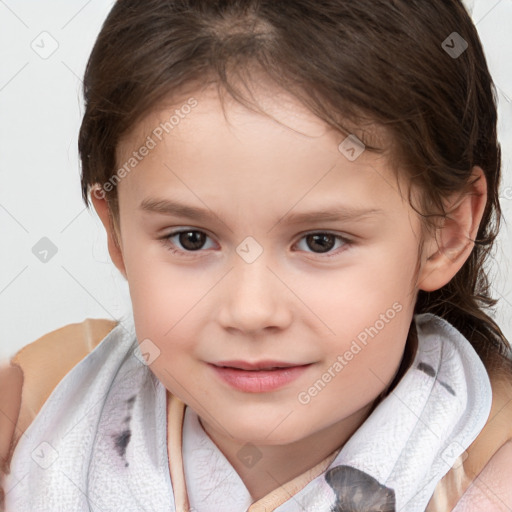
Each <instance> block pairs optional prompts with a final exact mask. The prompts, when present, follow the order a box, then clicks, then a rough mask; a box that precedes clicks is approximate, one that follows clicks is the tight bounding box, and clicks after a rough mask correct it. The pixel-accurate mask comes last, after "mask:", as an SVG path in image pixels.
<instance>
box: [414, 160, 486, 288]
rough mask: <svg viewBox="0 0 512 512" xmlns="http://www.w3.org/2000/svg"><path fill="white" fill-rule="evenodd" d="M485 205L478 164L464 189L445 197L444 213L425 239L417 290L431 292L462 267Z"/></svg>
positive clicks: (440, 286)
mask: <svg viewBox="0 0 512 512" xmlns="http://www.w3.org/2000/svg"><path fill="white" fill-rule="evenodd" d="M486 204H487V180H486V178H485V174H484V172H483V170H482V168H481V167H478V166H475V167H473V171H472V174H471V179H470V181H469V183H468V188H467V189H466V191H465V192H463V193H462V194H461V193H460V192H459V193H457V194H454V195H453V196H451V197H450V198H449V199H448V203H447V205H446V211H447V212H448V213H447V215H446V218H445V219H444V220H443V222H442V225H441V226H440V227H439V228H438V229H437V231H436V235H435V237H430V238H429V240H428V241H426V243H425V246H424V251H423V255H422V258H423V257H424V256H425V255H426V261H425V262H424V264H423V267H422V270H421V271H420V275H419V279H418V285H417V286H418V289H420V290H424V291H426V292H432V291H435V290H438V289H439V288H442V287H443V286H444V285H445V284H447V283H449V282H450V280H451V279H452V278H453V276H455V274H456V273H457V272H458V271H459V270H460V269H461V268H462V266H463V265H464V262H465V261H466V260H467V259H468V257H469V255H470V254H471V251H472V250H473V247H474V245H475V244H474V241H475V238H476V235H477V232H478V227H479V226H480V221H481V220H482V216H483V214H484V210H485V206H486Z"/></svg>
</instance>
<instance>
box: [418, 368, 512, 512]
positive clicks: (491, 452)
mask: <svg viewBox="0 0 512 512" xmlns="http://www.w3.org/2000/svg"><path fill="white" fill-rule="evenodd" d="M489 378H490V381H491V387H492V406H491V411H490V413H489V417H488V419H487V422H486V424H485V426H484V428H483V429H482V431H481V432H480V434H479V435H478V436H477V438H476V439H475V440H474V441H473V443H472V444H471V445H470V446H469V447H468V448H467V449H466V451H465V452H464V453H463V454H462V455H461V457H460V460H458V461H457V463H456V464H455V465H454V467H452V469H451V470H450V471H449V472H448V473H447V474H446V475H445V476H444V477H443V478H442V479H441V481H440V482H439V483H438V485H437V487H436V489H435V491H434V494H433V496H432V498H431V501H430V503H429V505H428V507H427V512H438V511H443V512H445V511H447V510H457V511H458V512H463V511H464V512H470V511H473V510H474V511H477V510H478V511H481V510H488V511H490V512H492V511H499V510H502V509H500V508H497V505H495V504H493V507H494V508H492V507H491V504H492V502H484V503H486V505H485V506H484V505H478V503H480V502H481V500H482V499H484V496H487V497H488V498H489V495H485V494H483V493H484V489H487V491H488V493H491V495H490V496H497V495H498V496H499V495H503V500H506V499H508V500H509V504H508V505H507V506H508V508H506V507H505V508H503V510H507V511H509V510H512V502H510V494H509V495H508V497H507V495H506V491H507V489H506V486H505V487H503V485H504V484H505V483H506V482H511V481H512V373H510V372H508V371H504V370H503V369H502V370H500V371H490V372H489ZM496 472H499V473H500V474H501V475H502V477H503V479H502V480H501V479H496V478H495V479H494V483H493V484H492V485H491V484H489V483H488V481H489V480H490V479H491V478H494V477H491V476H490V475H494V474H495V473H496ZM486 485H488V487H486ZM508 492H509V493H510V491H508ZM489 499H490V498H489ZM500 499H501V498H500ZM469 503H473V504H474V505H471V506H472V507H473V508H470V505H469ZM505 503H506V501H505Z"/></svg>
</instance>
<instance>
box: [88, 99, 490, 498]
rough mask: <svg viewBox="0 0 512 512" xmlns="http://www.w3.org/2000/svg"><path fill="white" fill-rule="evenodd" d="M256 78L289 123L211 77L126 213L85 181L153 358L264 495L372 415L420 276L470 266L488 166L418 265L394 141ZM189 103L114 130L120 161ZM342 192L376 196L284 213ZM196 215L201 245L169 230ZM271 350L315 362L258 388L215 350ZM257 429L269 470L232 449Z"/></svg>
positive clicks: (145, 168)
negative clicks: (305, 216)
mask: <svg viewBox="0 0 512 512" xmlns="http://www.w3.org/2000/svg"><path fill="white" fill-rule="evenodd" d="M258 91H259V92H261V94H259V95H258V96H257V98H258V103H259V104H260V105H263V106H264V108H265V110H266V111H267V112H269V113H271V114H272V115H273V116H274V117H275V118H276V119H277V120H278V121H279V122H276V121H274V120H272V119H270V118H269V117H267V116H263V115H260V114H256V113H254V112H251V111H249V110H248V109H246V108H245V107H243V106H242V105H240V104H238V103H236V102H235V101H232V100H230V99H227V100H226V113H227V117H228V119H226V117H225V116H224V114H223V112H222V109H221V104H220V100H219V98H218V96H217V95H216V93H215V92H214V91H213V90H210V89H205V90H203V91H201V92H198V93H197V94H194V95H193V96H194V98H196V99H197V101H198V105H197V106H196V107H195V108H194V109H193V110H192V112H191V113H190V114H188V115H187V116H185V118H184V119H182V120H180V122H179V124H178V125H177V126H176V127H175V128H174V129H173V130H172V131H171V132H170V133H169V134H168V135H166V136H165V137H164V138H163V140H162V141H161V142H159V143H158V144H157V146H156V147H155V148H154V149H152V150H151V151H150V152H149V154H148V155H147V156H146V157H145V158H144V159H143V160H142V161H141V162H139V163H138V165H137V166H136V167H135V168H134V169H133V170H132V171H131V172H130V173H129V174H128V175H127V176H126V177H124V178H123V179H122V180H121V181H120V183H119V184H118V197H119V219H118V222H114V223H112V222H111V212H110V211H109V207H108V203H107V201H106V200H105V199H104V198H102V197H101V194H91V198H92V201H93V204H94V207H95V209H96V211H97V213H98V215H99V217H100V218H101V220H102V222H103V224H104V226H105V228H106V230H107V235H108V242H109V251H110V254H111V257H112V260H113V262H114V263H115V265H116V266H117V268H118V269H119V270H120V272H121V273H122V274H123V275H124V276H125V277H126V279H127V280H128V283H129V288H130V294H131V299H132V303H133V312H134V319H135V325H136V331H137V337H138V339H139V342H140V341H141V340H144V339H150V340H151V342H152V343H153V344H154V345H156V346H157V347H158V349H159V350H160V355H159V356H158V357H157V358H156V359H155V360H154V361H153V362H152V363H151V366H150V368H151V370H152V371H153V372H154V373H155V375H156V376H157V377H158V378H159V379H160V380H161V381H162V383H163V384H164V385H165V386H166V388H167V390H168V391H169V392H170V393H172V394H175V395H176V396H178V397H179V398H180V399H181V400H182V401H183V402H185V403H186V404H187V405H189V406H191V407H192V408H193V409H194V410H195V411H196V412H197V413H198V415H199V416H200V420H201V423H202V425H203V428H204V429H205V431H206V432H207V433H208V435H209V436H210V437H211V439H212V440H213V441H214V442H215V443H216V445H217V446H218V447H219V449H220V450H221V451H222V452H223V453H224V455H225V456H226V458H227V459H228V460H229V462H230V463H231V464H232V465H233V467H234V468H235V470H236V471H237V472H238V474H239V475H240V477H241V478H242V480H243V482H244V483H245V485H246V487H247V489H248V491H249V492H250V493H251V496H252V497H253V498H254V499H255V500H256V499H259V498H261V497H262V496H264V495H266V494H267V493H269V492H270V491H272V490H273V489H275V488H276V487H278V484H283V483H285V482H287V481H289V480H290V479H292V478H294V477H296V476H297V475H299V474H301V473H302V472H304V471H305V470H307V469H308V468H311V467H313V466H314V465H316V464H317V463H319V462H320V461H321V460H322V459H324V458H325V457H326V456H327V455H329V454H330V453H332V452H333V451H334V450H335V449H336V448H338V447H340V446H341V445H342V444H343V443H344V442H345V441H346V440H347V439H348V438H349V437H350V435H351V434H352V433H353V432H354V431H355V430H356V429H357V428H358V427H359V426H360V425H361V424H362V422H364V420H365V419H366V417H367V416H368V414H369V412H370V411H371V409H372V406H373V405H374V403H375V401H376V400H377V399H378V397H379V395H380V394H381V393H382V392H383V391H385V390H386V388H387V387H388V386H389V384H390V383H391V381H392V379H393V377H394V375H395V374H396V372H397V370H398V367H399V364H400V361H401V358H402V355H403V352H404V346H405V342H406V339H407V333H408V330H409V327H410V323H411V320H412V316H413V309H414V303H415V300H416V295H417V292H418V290H419V289H423V290H426V291H431V290H435V289H438V288H440V287H441V286H443V285H444V284H446V283H447V282H448V281H449V280H450V279H451V278H452V277H453V276H454V275H455V273H456V272H457V271H458V270H459V269H460V267H461V266H462V265H463V263H464V261H465V260H466V259H467V257H468V256H469V254H470V252H471V250H472V247H473V243H472V242H471V241H470V240H468V237H469V239H474V238H475V236H476V232H477V228H478V224H479V223H480V220H481V217H482V213H483V209H484V206H485V201H486V183H485V177H484V176H483V173H482V170H481V169H480V168H478V167H475V168H474V169H473V174H474V176H475V177H477V176H479V177H480V178H481V179H479V180H478V181H477V182H476V183H475V184H474V185H473V186H472V189H471V191H470V192H471V193H469V194H467V195H463V196H460V195H457V196H454V197H452V198H449V201H448V203H447V204H448V205H449V206H450V205H451V206H453V211H452V212H451V214H450V216H449V218H448V219H447V220H446V222H445V223H444V226H443V227H442V229H440V230H439V232H438V234H437V240H436V239H435V238H434V237H432V236H428V237H426V238H425V240H424V246H423V252H422V253H421V255H420V267H419V273H418V274H417V278H416V270H417V263H418V247H419V242H420V237H421V236H422V235H421V230H420V220H419V218H418V216H417V214H416V213H415V212H414V210H413V209H412V208H411V206H410V205H409V203H408V201H407V199H406V198H402V197H401V195H400V192H399V189H398V186H397V184H396V181H395V179H394V177H393V173H392V170H391V169H390V168H389V166H388V164H387V160H386V158H385V156H383V155H376V154H373V153H371V152H369V151H364V152H363V153H362V155H361V156H359V158H357V160H355V161H353V162H351V161H349V160H348V159H347V158H346V157H345V156H344V155H343V154H342V153H341V152H340V151H339V150H338V145H339V144H340V142H342V141H343V140H344V138H345V136H344V135H342V134H339V133H336V132H335V131H333V130H331V129H329V128H328V127H327V126H326V125H325V124H324V122H323V121H321V120H320V119H319V118H317V117H316V116H314V115H313V114H312V113H310V112H309V111H308V110H306V109H305V108H304V107H303V106H302V105H301V104H300V103H298V102H297V101H296V100H295V99H294V98H293V97H290V96H288V95H287V94H286V93H282V92H280V91H270V93H269V92H268V89H267V90H266V91H265V90H263V89H262V90H258ZM185 101H186V99H185V100H184V101H183V102H182V103H179V102H176V104H175V105H173V106H172V107H169V106H168V105H167V106H164V105H162V108H161V109H157V110H156V111H155V112H153V113H151V114H149V115H148V116H147V117H146V118H144V119H143V120H142V121H140V122H139V124H138V125H137V126H136V127H134V129H133V130H132V131H131V132H130V133H129V135H128V136H127V137H126V138H125V139H124V140H123V141H122V143H121V144H120V145H119V147H118V154H117V157H118V164H119V165H122V163H124V162H125V161H126V160H127V159H128V158H129V157H130V155H131V154H132V152H133V151H134V150H136V149H137V148H139V147H140V146H141V144H142V143H143V141H144V140H146V137H147V136H148V135H150V134H151V132H152V130H153V129H154V128H155V127H156V126H158V125H159V123H160V122H162V121H165V120H166V119H168V118H169V115H170V114H169V113H172V112H173V110H174V109H175V108H179V106H180V105H182V104H184V103H185ZM280 123H282V124H280ZM283 124H284V126H283ZM402 190H405V188H403V187H402ZM147 198H153V199H158V200H165V199H174V200H176V201H180V202H182V203H184V204H187V205H190V206H195V207H200V208H207V209H209V210H211V212H210V215H209V217H208V218H207V219H204V220H197V219H190V218H188V217H182V216H176V215H168V214H163V213H155V212H146V211H143V210H142V209H141V208H140V205H141V203H142V201H144V200H145V199H147ZM336 205H339V206H341V205H343V206H352V207H354V208H370V209H379V210H381V212H380V213H379V214H375V215H373V216H367V217H362V218H360V219H358V220H354V219H352V220H338V221H333V220H329V221H326V220H323V221H314V222H312V221H308V222H302V223H300V224H291V223H289V222H288V221H287V219H288V217H289V215H290V214H293V213H299V212H305V211H310V210H313V211H317V210H320V209H322V208H328V209H331V208H333V207H335V206H336ZM184 228H193V229H194V230H198V231H200V232H202V233H205V234H206V235H207V238H205V239H204V244H203V246H202V248H200V249H199V250H196V251H193V250H189V251H188V252H187V250H186V249H187V248H190V245H188V246H186V247H184V245H182V244H180V238H179V236H173V237H172V238H171V239H170V240H168V241H167V245H166V243H165V242H164V241H162V238H164V237H166V236H169V234H170V233H171V232H172V231H176V230H179V229H184ZM311 231H313V232H315V233H326V232H327V233H331V234H334V235H339V236H344V237H346V238H347V239H348V240H350V241H351V242H352V243H350V244H348V245H347V244H346V242H343V241H342V240H338V239H332V240H331V241H330V243H331V245H328V247H327V249H328V252H324V253H322V252H321V248H319V246H318V245H315V241H314V240H311V238H308V237H306V236H305V234H306V233H309V232H311ZM248 236H250V237H253V239H255V240H256V242H257V244H259V246H260V247H261V248H262V250H263V252H262V254H261V255H260V256H259V257H258V258H257V259H256V260H255V261H253V262H252V263H248V262H246V261H245V260H244V259H243V258H241V257H240V255H239V254H238V253H237V251H236V249H237V247H238V246H239V245H240V244H241V242H242V241H244V240H245V239H246V237H248ZM182 242H183V238H182ZM186 242H187V240H186V239H185V241H184V243H186ZM173 244H174V246H173ZM242 245H243V244H242ZM171 249H176V250H178V251H181V253H173V252H172V250H171ZM328 254H330V255H332V257H328V256H327V255H328ZM393 304H395V305H396V304H398V305H399V306H400V312H398V313H396V315H394V318H393V319H392V320H389V321H388V322H386V323H385V326H384V327H383V328H381V329H380V330H379V332H378V334H377V335H375V336H374V337H373V338H369V341H368V343H367V345H366V346H364V347H363V348H362V350H360V351H359V352H358V353H357V355H355V356H354V357H353V358H352V360H350V361H348V362H347V364H346V365H345V366H344V367H343V370H342V371H340V372H338V373H337V374H336V376H335V377H334V378H332V379H331V381H330V382H329V383H328V384H327V385H326V386H325V388H324V389H322V391H321V392H319V393H318V394H317V395H316V396H314V397H311V400H310V401H309V403H307V404H304V403H301V402H300V401H299V400H298V395H299V393H301V392H304V391H306V392H307V390H308V389H309V388H310V387H311V386H312V384H313V383H314V382H315V381H316V380H318V379H319V378H321V376H322V374H323V373H325V372H326V371H328V369H329V368H332V366H333V364H334V363H335V361H336V360H337V357H338V356H339V355H340V354H341V355H343V354H344V353H345V352H346V351H347V350H348V349H349V348H350V346H351V343H352V341H353V340H354V339H356V338H357V336H358V334H360V333H361V332H363V331H364V330H365V328H368V327H370V326H373V325H375V324H376V321H377V320H379V319H380V318H382V317H381V315H383V314H384V315H385V314H386V311H388V310H389V309H390V308H392V306H393ZM265 359H272V360H279V361H286V362H293V363H295V364H307V363H312V364H311V366H309V367H308V368H307V369H306V371H305V372H303V373H302V374H301V375H300V376H299V377H298V378H297V379H296V380H294V381H293V382H291V383H290V384H287V385H286V386H284V387H282V388H280V389H278V390H275V391H271V392H264V393H247V392H242V391H239V390H236V389H233V388H231V387H230V386H229V385H227V384H226V383H225V382H224V381H222V380H221V379H219V377H218V376H217V375H216V373H215V372H214V371H213V370H212V368H211V367H210V366H209V365H208V363H214V362H219V361H223V360H224V361H225V360H245V361H260V360H265ZM331 371H332V370H331ZM246 443H252V444H253V445H255V446H257V447H258V449H259V451H260V452H261V454H262V457H261V459H260V460H259V462H258V463H257V465H256V466H255V468H256V469H257V471H255V470H254V469H255V468H248V467H246V466H245V465H244V463H243V462H242V460H240V459H239V457H238V456H237V452H238V451H239V450H240V448H241V447H243V446H244V445H245V444H246Z"/></svg>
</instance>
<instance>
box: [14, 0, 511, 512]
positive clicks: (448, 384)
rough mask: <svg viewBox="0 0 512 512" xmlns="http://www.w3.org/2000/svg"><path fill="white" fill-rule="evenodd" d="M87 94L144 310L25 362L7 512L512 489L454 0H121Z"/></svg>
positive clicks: (482, 188) (89, 179)
mask: <svg viewBox="0 0 512 512" xmlns="http://www.w3.org/2000/svg"><path fill="white" fill-rule="evenodd" d="M84 93H85V101H86V111H85V115H84V119H83V122H82V126H81V130H80V137H79V150H80V155H81V160H82V185H83V188H82V190H83V194H84V199H85V201H86V204H88V201H89V198H90V199H91V201H92V203H93V205H94V207H95V210H96V212H97V213H98V215H99V217H100V219H101V220H102V222H103V224H104V226H105V229H106V232H107V236H108V244H109V252H110V254H111V257H112V260H113V262H114V264H115V265H116V266H117V268H118V269H119V270H120V272H121V273H122V274H123V275H124V277H125V278H126V279H127V281H128V283H129V287H130V295H131V299H132V305H133V318H132V317H130V318H127V319H124V320H123V321H120V322H117V323H114V324H113V323H111V322H108V321H91V320H87V321H85V322H84V323H83V324H79V325H72V326H67V327H65V328H63V329H61V330H59V331H56V332H54V333H50V334H49V335H47V336H45V337H43V338H42V339H40V340H38V341H37V342H35V343H34V344H32V345H29V346H28V347H26V348H24V349H23V350H22V351H20V352H19V353H18V354H17V355H16V356H15V357H14V358H13V361H12V363H13V366H12V368H10V369H9V373H4V378H5V380H9V381H11V382H12V383H13V384H15V385H16V386H17V387H18V389H21V382H22V379H24V380H23V387H22V389H23V392H22V393H21V391H20V393H19V394H20V395H21V405H19V404H16V403H14V404H8V405H6V407H5V408H6V410H8V412H9V413H10V415H11V416H10V417H13V418H17V425H16V427H17V428H16V429H14V428H11V433H10V437H7V438H6V439H7V440H8V441H9V443H6V442H5V440H4V445H6V444H7V445H8V450H7V453H6V455H5V458H6V460H7V461H10V465H6V470H10V472H9V473H8V475H7V477H6V478H5V482H4V488H5V493H6V497H5V504H6V510H8V511H10V510H16V511H29V510H38V511H42V510H98V511H99V510H158V511H161V510H169V511H174V510H179V511H184V510H190V511H192V510H194V511H201V512H203V511H212V512H213V511H219V510H222V511H246V510H250V511H251V512H254V511H263V510H276V511H279V512H292V511H293V512H296V511H301V510H307V511H309V510H311V511H325V512H327V511H395V510H397V511H398V510H406V511H408V512H410V511H424V510H428V511H429V512H430V511H446V510H457V511H459V512H460V511H469V510H484V509H485V510H510V509H511V508H512V494H511V492H510V490H509V488H508V486H507V485H506V484H507V482H508V481H509V480H510V477H511V475H512V468H511V463H510V460H511V459H510V456H511V454H512V444H511V443H510V441H509V440H510V439H512V432H511V428H510V424H511V423H510V422H511V419H512V407H511V406H510V405H509V403H510V401H511V399H512V385H511V375H512V373H511V372H512V358H511V354H510V345H509V344H508V342H507V340H506V339H505V337H504V335H503V333H502V331H501V330H500V328H499V326H498V325H496V323H495V322H494V321H493V320H492V319H491V317H490V316H489V315H488V314H487V313H486V312H485V309H486V308H489V307H492V306H494V305H495V303H496V301H495V300H493V299H492V298H491V297H490V295H489V284H488V281H487V277H486V274H485V271H484V262H485V259H486V256H487V255H488V254H489V251H490V249H491V247H492V244H493V241H494V239H495V237H496V235H497V232H498V227H499V221H500V205H499V202H498V188H499V183H500V148H499V145H498V142H497V136H496V105H495V99H494V86H493V83H492V80H491V77H490V76H489V72H488V69H487V65H486V61H485V58H484V54H483V50H482V46H481V43H480V41H479V38H478V35H477V32H476V29H475V27H474V25H473V24H472V22H471V19H470V17H469V15H468V13H467V12H466V10H465V9H464V7H463V5H462V4H461V3H460V1H459V0H450V1H448V2H447V1H443V0H432V1H430V2H421V1H419V0H414V1H411V0H393V1H385V0H371V1H370V0H360V1H359V2H348V1H345V0H325V1H322V2H313V1H311V0H294V1H281V2H271V1H268V0H245V1H240V0H171V1H165V2H164V1H162V0H150V1H146V2H140V1H136V0H118V2H117V3H116V5H115V6H114V8H113V9H112V11H111V13H110V15H109V16H108V18H107V20H106V22H105V24H104V25H103V27H102V30H101V33H100V35H99V37H98V39H97V41H96V44H95V47H94V49H93V52H92V54H91V57H90V60H89V63H88V66H87V70H86V73H85V78H84ZM56 350H58V351H59V354H61V353H62V354H65V355H63V357H62V359H64V361H63V360H62V359H61V358H55V353H56ZM49 354H51V355H52V356H51V357H50V356H49ZM57 359H58V360H57ZM41 368H45V372H44V375H43V373H42V372H41ZM63 368H64V370H63ZM59 371H60V373H58V372H59ZM20 372H22V373H20ZM63 373H64V374H65V376H64V375H63ZM36 391H37V395H35V393H36ZM34 396H36V398H34ZM31 412H32V415H31ZM36 414H37V415H36ZM14 423H16V422H13V425H14ZM21 433H23V434H21Z"/></svg>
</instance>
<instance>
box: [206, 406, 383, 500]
mask: <svg viewBox="0 0 512 512" xmlns="http://www.w3.org/2000/svg"><path fill="white" fill-rule="evenodd" d="M375 405H376V402H372V403H370V404H368V405H367V406H365V407H364V408H363V409H360V410H359V411H356V412H355V413H354V414H352V415H351V416H349V417H347V418H345V419H343V420H342V421H341V422H338V423H335V424H334V425H331V426H330V427H328V428H326V429H324V430H321V431H318V432H315V433H314V434H312V435H311V436H308V437H306V438H303V439H300V440H299V441H296V442H293V443H290V444H286V445H257V446H256V447H257V449H258V450H259V452H261V458H260V460H259V461H258V462H257V471H254V468H253V467H252V466H250V467H249V466H248V465H246V464H244V463H243V461H242V460H240V456H239V455H238V452H239V451H240V449H242V447H243V446H245V445H246V442H237V441H234V440H233V439H232V438H229V437H227V436H225V435H223V434H222V433H220V432H218V431H216V430H215V429H213V428H211V425H210V424H208V423H207V422H206V421H205V420H202V419H200V421H201V425H202V426H203V429H204V430H205V432H206V433H207V434H208V436H209V437H210V438H211V439H212V441H213V442H214V443H215V444H216V445H217V447H218V448H219V450H220V451H221V452H222V453H223V454H224V456H225V457H226V459H227V460H228V461H229V462H230V464H231V465H232V466H233V468H234V469H235V471H236V472H237V473H238V475H239V476H240V478H241V480H242V481H243V483H244V484H245V486H246V488H247V490H248V491H249V493H250V495H251V497H252V498H253V500H254V501H257V500H259V499H261V498H263V497H264V496H266V495H267V494H269V493H270V492H272V491H274V490H275V489H277V488H279V487H281V486H283V484H285V483H287V482H289V481H290V480H293V479H294V478H296V477H297V476H299V475H301V474H303V473H305V472H306V471H308V470H310V469H311V468H313V467H315V466H316V465H317V464H319V463H320V462H322V461H323V460H324V459H325V458H326V457H328V456H329V455H331V454H333V452H334V451H336V450H338V449H340V448H341V447H342V446H343V445H344V444H345V442H346V441H347V440H348V439H349V438H350V436H351V435H352V434H353V433H354V432H355V431H356V430H357V429H358V428H359V426H360V425H361V424H362V423H363V422H364V421H365V419H366V418H367V417H368V416H369V414H370V413H371V411H372V410H373V408H374V406H375ZM312 478H314V476H312Z"/></svg>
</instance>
